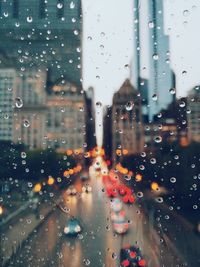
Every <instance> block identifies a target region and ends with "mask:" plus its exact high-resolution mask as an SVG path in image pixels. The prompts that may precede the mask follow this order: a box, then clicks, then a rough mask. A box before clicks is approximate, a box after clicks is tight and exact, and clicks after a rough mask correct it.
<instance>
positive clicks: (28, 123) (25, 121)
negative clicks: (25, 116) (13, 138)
mask: <svg viewBox="0 0 200 267" xmlns="http://www.w3.org/2000/svg"><path fill="white" fill-rule="evenodd" d="M29 126H30V122H29V121H28V120H24V127H26V128H28V127H29Z"/></svg>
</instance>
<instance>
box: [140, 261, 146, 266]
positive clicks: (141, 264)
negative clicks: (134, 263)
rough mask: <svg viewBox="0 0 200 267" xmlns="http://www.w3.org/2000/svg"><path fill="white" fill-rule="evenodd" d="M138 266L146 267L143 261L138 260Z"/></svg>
mask: <svg viewBox="0 0 200 267" xmlns="http://www.w3.org/2000/svg"><path fill="white" fill-rule="evenodd" d="M138 265H139V266H141V267H144V266H145V265H146V262H145V260H139V261H138Z"/></svg>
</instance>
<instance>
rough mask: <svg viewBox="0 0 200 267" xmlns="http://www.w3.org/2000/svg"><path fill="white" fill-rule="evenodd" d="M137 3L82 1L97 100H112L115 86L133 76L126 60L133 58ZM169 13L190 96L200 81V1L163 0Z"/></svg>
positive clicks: (176, 62)
mask: <svg viewBox="0 0 200 267" xmlns="http://www.w3.org/2000/svg"><path fill="white" fill-rule="evenodd" d="M141 1H147V0H141ZM160 1H161V0H160ZM132 3H133V0H99V1H97V0H83V18H84V23H83V25H84V34H83V86H84V88H85V89H87V88H88V87H89V86H93V87H94V88H95V96H96V97H95V101H101V102H102V103H103V104H111V101H112V95H113V93H114V91H117V90H118V89H119V87H120V85H121V84H122V83H123V81H124V80H125V78H127V77H130V69H129V68H127V67H126V66H125V65H127V64H129V65H130V64H131V61H132V60H133V58H134V55H133V15H132V14H133V13H132V10H133V8H132ZM164 18H165V31H166V33H167V34H168V35H169V36H170V54H171V67H172V69H173V70H174V71H175V74H176V78H177V92H178V95H179V96H185V95H186V93H187V91H188V90H189V89H190V88H192V87H193V86H194V85H196V84H198V83H200V1H199V0H164ZM183 71H184V73H185V72H186V74H185V75H183V74H182V72H183Z"/></svg>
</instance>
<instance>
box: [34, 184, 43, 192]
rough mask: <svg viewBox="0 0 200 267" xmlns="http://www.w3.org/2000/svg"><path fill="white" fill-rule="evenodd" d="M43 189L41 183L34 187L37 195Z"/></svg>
mask: <svg viewBox="0 0 200 267" xmlns="http://www.w3.org/2000/svg"><path fill="white" fill-rule="evenodd" d="M41 189H42V185H41V184H40V183H37V184H36V185H35V186H34V188H33V191H34V192H36V193H38V192H40V191H41Z"/></svg>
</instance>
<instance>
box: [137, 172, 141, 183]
mask: <svg viewBox="0 0 200 267" xmlns="http://www.w3.org/2000/svg"><path fill="white" fill-rule="evenodd" d="M135 180H136V182H140V181H142V175H141V174H139V173H138V174H136V176H135Z"/></svg>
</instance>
